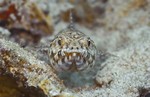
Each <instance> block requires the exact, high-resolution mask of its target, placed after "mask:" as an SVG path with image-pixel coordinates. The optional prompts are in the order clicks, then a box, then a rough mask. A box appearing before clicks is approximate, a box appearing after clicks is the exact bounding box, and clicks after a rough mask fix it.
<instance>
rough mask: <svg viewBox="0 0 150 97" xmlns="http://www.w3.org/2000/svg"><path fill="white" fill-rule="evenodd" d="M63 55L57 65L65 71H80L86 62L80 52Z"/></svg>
mask: <svg viewBox="0 0 150 97" xmlns="http://www.w3.org/2000/svg"><path fill="white" fill-rule="evenodd" d="M64 54H65V55H64V56H63V57H62V58H60V59H59V61H58V65H59V66H60V68H61V69H62V70H65V71H81V70H82V69H83V68H82V67H83V65H84V64H85V62H86V60H85V59H86V58H85V57H84V55H82V54H81V53H80V52H69V53H67V52H65V53H64Z"/></svg>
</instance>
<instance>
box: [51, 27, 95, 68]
mask: <svg viewBox="0 0 150 97" xmlns="http://www.w3.org/2000/svg"><path fill="white" fill-rule="evenodd" d="M49 58H50V64H51V66H52V67H53V68H54V69H55V70H56V71H82V70H87V69H88V68H91V67H92V66H93V65H94V64H95V58H96V46H95V44H94V42H93V41H92V40H91V39H90V38H89V37H87V36H86V35H85V34H84V33H82V32H80V31H78V30H77V29H75V28H74V27H73V26H69V27H67V28H66V29H64V30H62V31H61V32H60V33H59V34H58V35H57V37H56V38H55V39H54V40H53V41H52V42H51V43H50V48H49Z"/></svg>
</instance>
